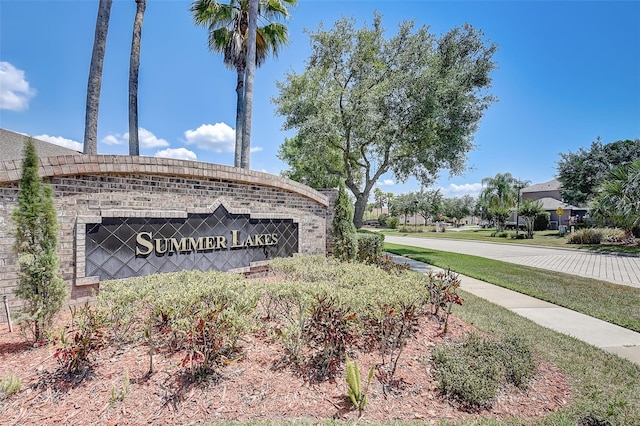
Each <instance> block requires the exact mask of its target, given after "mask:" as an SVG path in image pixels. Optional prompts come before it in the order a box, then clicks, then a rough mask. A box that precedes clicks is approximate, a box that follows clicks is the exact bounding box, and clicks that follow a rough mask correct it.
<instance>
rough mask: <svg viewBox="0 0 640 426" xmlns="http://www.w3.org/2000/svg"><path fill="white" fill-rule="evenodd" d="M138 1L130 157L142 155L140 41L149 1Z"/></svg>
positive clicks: (132, 60)
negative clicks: (139, 126) (140, 138)
mask: <svg viewBox="0 0 640 426" xmlns="http://www.w3.org/2000/svg"><path fill="white" fill-rule="evenodd" d="M135 1H136V17H135V19H134V20H133V36H132V38H131V57H130V59H129V155H140V142H139V140H138V71H139V70H140V39H141V38H142V20H143V19H144V11H145V9H146V7H147V0H135Z"/></svg>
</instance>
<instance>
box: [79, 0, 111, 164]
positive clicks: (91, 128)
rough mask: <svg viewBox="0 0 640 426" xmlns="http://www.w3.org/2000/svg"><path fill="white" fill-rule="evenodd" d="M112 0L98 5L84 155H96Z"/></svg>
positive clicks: (89, 83) (101, 0)
mask: <svg viewBox="0 0 640 426" xmlns="http://www.w3.org/2000/svg"><path fill="white" fill-rule="evenodd" d="M112 4H113V0H100V3H99V4H98V18H97V19H96V31H95V35H94V39H93V51H92V52H91V66H90V67H89V82H88V83H87V106H86V111H85V121H84V148H83V153H85V154H97V153H98V108H99V106H100V87H101V86H102V66H103V65H104V52H105V50H106V47H107V32H108V31H109V17H110V15H111V5H112Z"/></svg>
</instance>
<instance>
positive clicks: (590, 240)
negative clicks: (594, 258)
mask: <svg viewBox="0 0 640 426" xmlns="http://www.w3.org/2000/svg"><path fill="white" fill-rule="evenodd" d="M600 242H602V230H601V229H597V228H585V229H580V230H578V231H575V232H573V233H572V234H571V235H569V237H568V238H567V244H600Z"/></svg>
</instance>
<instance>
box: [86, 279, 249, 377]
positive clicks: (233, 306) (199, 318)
mask: <svg viewBox="0 0 640 426" xmlns="http://www.w3.org/2000/svg"><path fill="white" fill-rule="evenodd" d="M260 294H261V289H260V288H258V286H255V285H253V284H250V283H249V282H248V281H247V279H246V278H244V277H242V276H240V275H238V274H228V273H223V272H200V271H184V272H176V273H169V274H154V275H148V276H145V277H137V278H128V279H125V280H111V281H105V282H104V283H102V285H101V288H100V293H99V295H98V298H97V301H96V309H97V310H99V311H100V312H102V313H103V314H105V316H106V318H107V324H108V325H109V326H110V327H111V328H112V329H113V330H118V333H120V334H121V335H122V336H123V340H125V341H126V340H135V339H139V338H141V336H143V335H148V334H152V335H151V336H150V337H149V338H148V339H149V340H150V341H154V342H155V341H157V340H160V341H161V343H162V342H165V341H166V343H169V344H170V345H171V346H172V347H173V348H175V349H179V350H184V351H185V357H184V358H183V366H184V367H186V368H187V370H188V372H189V373H190V374H191V375H192V377H194V378H196V377H200V376H202V375H204V374H209V373H211V372H213V371H214V370H215V368H216V367H217V365H218V361H219V360H220V358H221V356H223V355H228V354H231V353H233V352H234V351H235V350H236V345H237V342H238V339H239V338H241V337H242V336H243V335H244V334H246V333H247V332H249V331H250V330H252V329H254V327H255V324H256V321H255V315H256V309H255V308H256V306H257V303H258V298H259V297H260ZM114 335H116V332H115V331H114ZM154 345H155V343H154ZM207 351H208V352H207Z"/></svg>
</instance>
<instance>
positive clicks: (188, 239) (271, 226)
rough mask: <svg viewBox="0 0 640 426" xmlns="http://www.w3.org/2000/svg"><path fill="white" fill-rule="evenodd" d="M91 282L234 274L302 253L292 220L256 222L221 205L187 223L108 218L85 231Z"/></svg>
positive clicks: (190, 216)
mask: <svg viewBox="0 0 640 426" xmlns="http://www.w3.org/2000/svg"><path fill="white" fill-rule="evenodd" d="M85 244H86V249H85V250H86V251H85V253H86V271H85V274H86V276H97V277H100V280H108V279H116V278H127V277H132V276H140V275H149V274H153V273H156V272H177V271H181V270H193V269H197V270H201V271H210V270H216V271H229V270H237V269H241V268H247V267H249V266H250V265H251V264H252V263H255V262H260V261H266V260H270V259H273V258H275V257H287V256H292V255H293V254H294V253H297V252H298V224H297V223H295V222H294V221H293V219H254V218H251V217H250V215H249V214H232V213H229V212H228V211H227V210H226V209H225V207H224V206H222V205H220V206H218V208H217V209H216V210H215V211H214V212H213V213H211V214H189V215H188V216H187V217H186V218H138V217H125V218H103V219H102V221H101V223H98V224H87V225H86V239H85Z"/></svg>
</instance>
